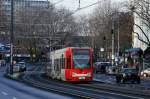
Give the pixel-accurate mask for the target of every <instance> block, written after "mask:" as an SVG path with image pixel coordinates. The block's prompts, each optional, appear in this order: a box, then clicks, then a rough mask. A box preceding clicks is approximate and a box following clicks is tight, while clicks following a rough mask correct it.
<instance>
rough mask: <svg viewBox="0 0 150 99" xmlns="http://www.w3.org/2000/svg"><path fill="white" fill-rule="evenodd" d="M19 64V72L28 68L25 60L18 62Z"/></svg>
mask: <svg viewBox="0 0 150 99" xmlns="http://www.w3.org/2000/svg"><path fill="white" fill-rule="evenodd" d="M18 64H19V65H20V67H19V72H24V71H26V70H27V68H26V63H25V62H18Z"/></svg>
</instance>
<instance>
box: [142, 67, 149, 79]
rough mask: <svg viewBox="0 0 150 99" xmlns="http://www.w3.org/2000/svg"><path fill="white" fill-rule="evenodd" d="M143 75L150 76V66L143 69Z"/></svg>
mask: <svg viewBox="0 0 150 99" xmlns="http://www.w3.org/2000/svg"><path fill="white" fill-rule="evenodd" d="M141 76H143V77H150V68H147V69H144V70H142V72H141Z"/></svg>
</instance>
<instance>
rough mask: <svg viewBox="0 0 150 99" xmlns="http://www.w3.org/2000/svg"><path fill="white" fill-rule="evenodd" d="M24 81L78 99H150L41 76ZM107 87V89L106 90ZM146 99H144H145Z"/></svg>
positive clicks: (30, 77)
mask: <svg viewBox="0 0 150 99" xmlns="http://www.w3.org/2000/svg"><path fill="white" fill-rule="evenodd" d="M23 80H24V81H25V82H26V83H28V84H30V85H33V86H34V87H38V88H41V89H45V90H48V91H54V92H57V93H61V94H67V95H71V96H73V97H77V98H87V99H89V98H90V99H91V98H94V99H112V98H115V99H148V98H147V96H143V95H142V97H140V95H138V94H139V93H138V94H137V93H136V94H131V93H122V92H120V91H116V90H114V89H111V90H110V89H109V88H110V87H107V86H105V87H104V86H101V87H100V86H97V87H95V86H93V84H72V83H65V82H58V81H52V80H48V79H45V78H43V77H41V76H40V75H39V74H37V75H35V74H33V75H32V74H31V75H25V76H24V77H23ZM106 87H107V88H106ZM143 97H144V98H143Z"/></svg>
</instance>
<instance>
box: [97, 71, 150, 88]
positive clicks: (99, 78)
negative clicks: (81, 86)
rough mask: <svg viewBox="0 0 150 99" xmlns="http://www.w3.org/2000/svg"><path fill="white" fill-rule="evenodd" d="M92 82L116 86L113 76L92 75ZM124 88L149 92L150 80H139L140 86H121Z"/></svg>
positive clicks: (128, 84)
mask: <svg viewBox="0 0 150 99" xmlns="http://www.w3.org/2000/svg"><path fill="white" fill-rule="evenodd" d="M94 80H95V81H100V82H104V83H108V84H117V83H116V78H115V76H112V75H106V74H94ZM122 85H124V86H125V87H129V88H130V87H131V86H132V87H134V88H136V89H141V88H142V89H145V90H147V89H148V90H149V89H150V78H144V79H141V84H131V83H127V84H122Z"/></svg>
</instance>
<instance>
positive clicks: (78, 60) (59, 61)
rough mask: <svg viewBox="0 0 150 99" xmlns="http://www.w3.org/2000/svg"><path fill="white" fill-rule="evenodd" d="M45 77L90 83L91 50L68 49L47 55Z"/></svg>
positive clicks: (91, 73)
mask: <svg viewBox="0 0 150 99" xmlns="http://www.w3.org/2000/svg"><path fill="white" fill-rule="evenodd" d="M49 54H50V55H48V56H50V62H49V65H47V67H46V74H47V76H49V77H51V78H53V79H60V80H63V81H69V82H71V81H92V79H93V67H92V49H91V48H85V47H84V48H82V47H68V48H64V49H60V50H56V51H53V52H51V53H49Z"/></svg>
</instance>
